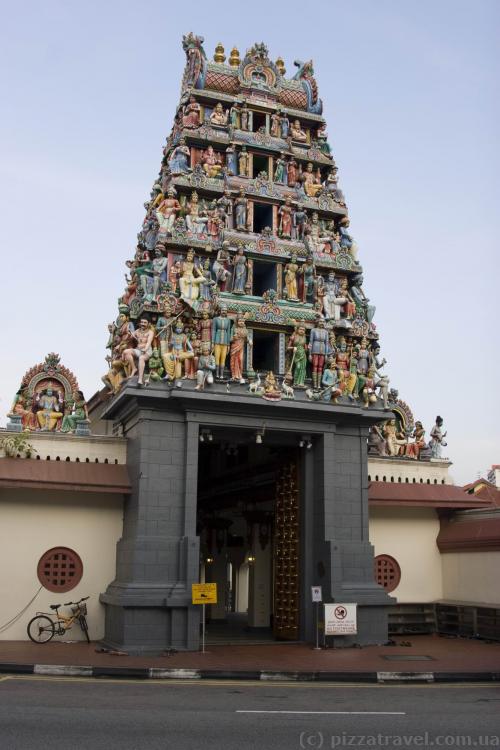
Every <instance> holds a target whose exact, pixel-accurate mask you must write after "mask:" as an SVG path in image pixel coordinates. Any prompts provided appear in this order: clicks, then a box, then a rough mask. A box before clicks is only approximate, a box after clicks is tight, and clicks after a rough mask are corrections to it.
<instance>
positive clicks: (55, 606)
mask: <svg viewBox="0 0 500 750" xmlns="http://www.w3.org/2000/svg"><path fill="white" fill-rule="evenodd" d="M60 606H61V605H60V604H51V605H50V608H51V609H57V608H58V607H60Z"/></svg>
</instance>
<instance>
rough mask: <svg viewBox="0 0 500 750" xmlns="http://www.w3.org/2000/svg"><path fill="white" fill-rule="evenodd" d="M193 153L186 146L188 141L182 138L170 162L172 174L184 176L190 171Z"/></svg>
mask: <svg viewBox="0 0 500 750" xmlns="http://www.w3.org/2000/svg"><path fill="white" fill-rule="evenodd" d="M190 159H191V151H190V148H189V146H186V139H185V138H181V139H180V140H179V145H178V146H176V147H175V148H174V150H173V151H172V155H171V157H170V159H169V160H168V166H169V169H170V171H171V173H172V174H183V173H184V172H189V170H190Z"/></svg>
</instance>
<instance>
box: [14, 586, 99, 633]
mask: <svg viewBox="0 0 500 750" xmlns="http://www.w3.org/2000/svg"><path fill="white" fill-rule="evenodd" d="M89 598H90V597H88V596H84V597H83V598H82V599H80V601H78V602H66V603H65V604H64V605H61V604H51V605H50V609H52V610H54V611H55V615H54V612H52V613H50V612H37V613H36V616H35V617H33V619H31V620H30V621H29V623H28V628H27V630H28V636H29V638H30V640H32V641H33V643H48V642H49V641H50V640H52V638H53V637H54V636H55V635H64V634H65V633H66V631H67V630H69V629H70V628H71V627H72V626H73V625H74V624H75V622H76V621H77V620H78V622H79V624H80V627H81V629H82V631H83V632H84V633H85V637H86V639H87V643H90V638H89V628H88V625H87V617H86V615H87V605H86V604H85V602H86V601H87V599H89ZM61 606H64V607H71V615H64V614H60V613H59V607H61Z"/></svg>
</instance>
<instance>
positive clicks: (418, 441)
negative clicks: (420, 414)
mask: <svg viewBox="0 0 500 750" xmlns="http://www.w3.org/2000/svg"><path fill="white" fill-rule="evenodd" d="M412 438H413V440H414V442H413V443H408V445H407V446H406V455H407V456H408V458H413V459H415V460H417V459H418V457H419V455H420V451H422V450H423V449H424V448H425V430H424V428H423V426H422V422H418V421H417V422H415V429H414V430H413V433H412Z"/></svg>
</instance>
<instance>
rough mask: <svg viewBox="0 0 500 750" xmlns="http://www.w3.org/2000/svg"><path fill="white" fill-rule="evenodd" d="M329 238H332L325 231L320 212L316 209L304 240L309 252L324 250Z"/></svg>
mask: <svg viewBox="0 0 500 750" xmlns="http://www.w3.org/2000/svg"><path fill="white" fill-rule="evenodd" d="M329 239H330V238H329V237H328V236H327V235H326V234H325V233H324V231H323V227H322V226H321V223H320V221H319V216H318V214H317V213H316V211H314V213H313V215H312V216H311V220H310V222H309V223H308V225H307V227H306V229H305V230H304V242H305V243H306V245H307V247H308V249H309V252H311V253H322V252H324V251H325V246H326V244H327V243H328V241H329Z"/></svg>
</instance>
